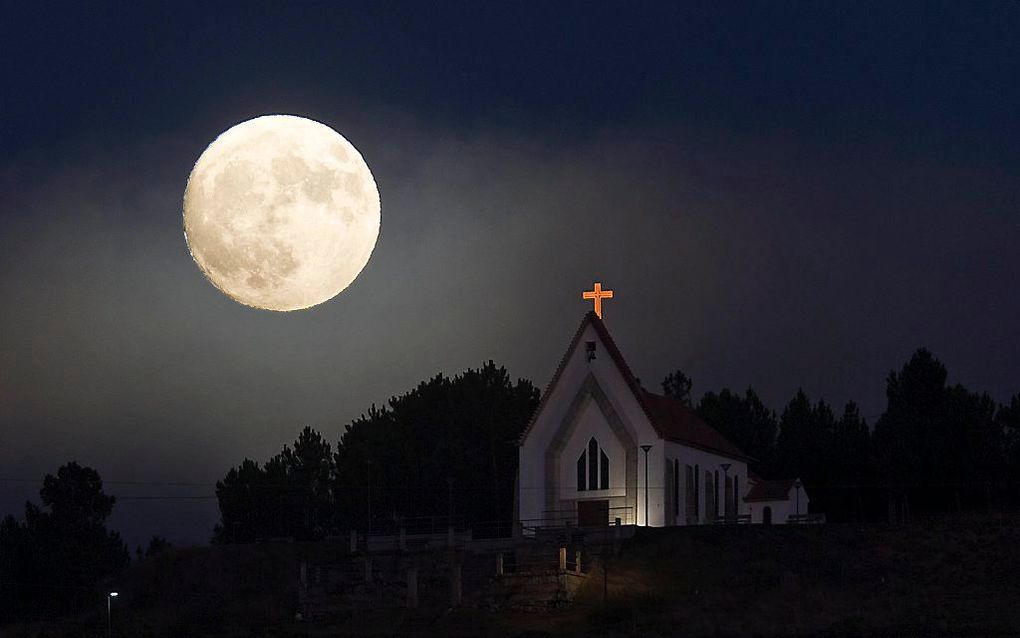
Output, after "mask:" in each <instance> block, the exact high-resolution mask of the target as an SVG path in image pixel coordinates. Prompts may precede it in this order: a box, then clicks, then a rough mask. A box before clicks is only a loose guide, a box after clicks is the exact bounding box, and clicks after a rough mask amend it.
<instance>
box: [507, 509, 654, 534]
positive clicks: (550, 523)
mask: <svg viewBox="0 0 1020 638" xmlns="http://www.w3.org/2000/svg"><path fill="white" fill-rule="evenodd" d="M633 510H634V508H633V507H630V506H629V505H621V506H619V507H610V508H609V510H608V514H609V515H608V516H607V517H606V522H605V523H604V524H602V525H595V526H591V527H608V526H611V525H633V524H634V519H635V517H634V514H633ZM580 526H581V525H579V523H578V518H577V510H574V509H569V510H545V511H544V512H542V517H541V518H531V519H522V520H521V527H523V528H524V529H525V530H526V531H529V530H530V531H534V530H538V529H547V528H561V527H580ZM585 527H589V526H585Z"/></svg>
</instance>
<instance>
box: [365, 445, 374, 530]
mask: <svg viewBox="0 0 1020 638" xmlns="http://www.w3.org/2000/svg"><path fill="white" fill-rule="evenodd" d="M365 465H366V467H367V468H368V535H367V536H371V535H372V459H371V458H367V459H365ZM367 536H366V538H367ZM365 547H366V548H367V547H368V541H367V540H366V541H365Z"/></svg>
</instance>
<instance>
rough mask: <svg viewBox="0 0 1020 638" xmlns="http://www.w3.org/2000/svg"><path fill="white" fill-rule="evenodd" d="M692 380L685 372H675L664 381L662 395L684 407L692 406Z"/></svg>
mask: <svg viewBox="0 0 1020 638" xmlns="http://www.w3.org/2000/svg"><path fill="white" fill-rule="evenodd" d="M692 385H693V383H692V381H691V378H690V377H689V376H687V375H686V374H684V372H683V370H674V371H673V372H670V373H669V374H667V375H666V378H665V379H663V380H662V393H663V394H664V395H666V396H667V397H670V398H672V399H676V400H677V401H680V402H681V403H683V404H684V405H690V404H691V386H692Z"/></svg>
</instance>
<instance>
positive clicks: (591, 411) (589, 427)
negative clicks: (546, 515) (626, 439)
mask: <svg viewBox="0 0 1020 638" xmlns="http://www.w3.org/2000/svg"><path fill="white" fill-rule="evenodd" d="M592 437H595V440H597V441H598V443H599V447H601V448H602V449H603V450H604V451H605V453H606V456H608V457H609V489H608V490H591V489H589V490H585V491H583V492H578V491H577V457H579V456H580V455H581V452H583V451H585V450H587V449H588V441H589V440H590V439H591V438H592ZM559 467H560V494H559V498H560V499H563V500H574V499H577V498H607V497H610V496H626V495H627V483H626V480H627V474H626V472H627V453H626V451H625V450H624V448H623V445H621V444H620V441H619V440H618V439H617V437H616V434H614V433H613V430H612V428H611V427H610V426H609V422H608V421H606V418H605V417H604V416H603V415H602V411H601V410H599V407H598V405H597V404H596V403H595V402H594V401H589V402H588V404H587V405H586V406H585V407H584V409H583V410H582V412H581V418H580V421H579V422H578V424H577V429H576V430H574V432H573V434H571V435H570V438H569V439H568V440H567V444H566V447H564V449H563V458H562V459H560V464H559Z"/></svg>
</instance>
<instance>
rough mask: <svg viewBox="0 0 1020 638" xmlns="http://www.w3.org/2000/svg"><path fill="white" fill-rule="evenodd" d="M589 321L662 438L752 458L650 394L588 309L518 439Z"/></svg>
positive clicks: (678, 406) (679, 406)
mask: <svg viewBox="0 0 1020 638" xmlns="http://www.w3.org/2000/svg"><path fill="white" fill-rule="evenodd" d="M588 324H591V326H592V327H593V328H594V329H595V332H597V333H598V335H599V338H600V339H601V340H602V343H603V344H605V346H606V350H607V351H608V352H609V356H610V357H611V358H612V359H613V363H615V364H616V367H617V369H618V370H619V371H620V374H621V375H623V378H624V381H626V383H627V387H628V388H630V391H631V392H632V393H633V395H634V398H635V399H636V400H637V402H638V404H639V405H640V406H641V409H642V410H643V411H644V413H645V416H647V417H648V421H649V422H650V423H651V424H652V427H654V428H655V430H656V432H658V434H659V436H661V437H662V438H664V439H666V440H669V441H674V442H676V443H682V444H684V445H687V446H689V447H694V448H699V449H702V450H706V451H708V452H714V453H716V454H719V455H721V456H725V457H728V458H732V459H737V460H741V461H753V460H754V459H753V458H751V457H750V456H748V455H747V454H744V453H743V452H742V451H741V450H740V448H738V447H737V446H735V445H733V444H732V443H730V442H729V441H728V440H727V439H726V437H724V436H723V435H722V434H720V433H719V432H717V431H716V430H715V429H714V428H712V426H710V425H708V424H707V423H705V422H704V421H702V420H701V418H700V417H699V416H698V415H697V414H696V413H695V412H694V410H692V409H691V408H690V407H688V406H686V405H684V404H683V403H681V402H680V401H676V400H675V399H671V398H669V397H664V396H660V395H658V394H652V393H651V392H648V391H647V390H645V389H644V388H642V387H641V384H640V383H639V382H638V380H637V378H636V377H635V376H634V374H633V373H632V372H631V371H630V366H628V365H627V362H626V361H624V359H623V354H621V353H620V349H619V348H617V347H616V343H615V342H614V341H613V338H612V337H611V336H609V331H608V330H607V329H606V325H605V324H604V323H602V320H601V319H599V318H598V315H596V314H595V313H594V312H588V314H586V315H585V316H584V319H583V320H582V321H581V325H580V326H578V328H577V332H576V333H575V334H574V338H573V339H572V340H571V342H570V346H569V347H568V348H567V351H566V352H565V353H564V354H563V358H561V359H560V365H559V367H557V368H556V373H555V374H553V377H552V379H551V380H550V381H549V385H548V386H547V387H546V389H545V392H543V393H542V399H541V401H539V404H538V408H536V409H535V413H534V414H533V415H532V416H531V421H530V422H529V423H528V426H527V427H526V428H524V432H522V433H521V438H520V442H523V441H524V438H525V437H526V436H527V435H528V432H530V431H531V428H532V426H534V424H535V420H536V419H538V415H539V414H541V413H542V410H543V409H544V408H545V403H546V400H547V399H548V398H549V396H550V395H551V394H552V391H553V388H555V387H556V383H557V382H558V381H559V379H560V375H562V374H563V369H564V368H566V366H567V361H568V360H569V358H570V353H571V352H573V351H574V348H575V347H577V343H578V341H580V339H581V335H583V334H584V330H585V328H586V327H587V326H588Z"/></svg>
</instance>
